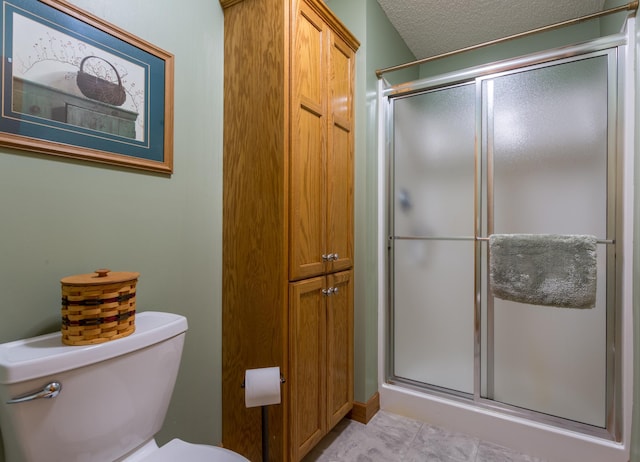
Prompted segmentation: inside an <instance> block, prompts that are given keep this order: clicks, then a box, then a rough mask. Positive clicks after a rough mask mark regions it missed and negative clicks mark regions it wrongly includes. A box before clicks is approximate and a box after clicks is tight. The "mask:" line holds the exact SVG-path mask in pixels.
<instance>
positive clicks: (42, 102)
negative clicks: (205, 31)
mask: <svg viewBox="0 0 640 462" xmlns="http://www.w3.org/2000/svg"><path fill="white" fill-rule="evenodd" d="M0 16H1V20H2V21H1V23H2V36H1V37H0V42H1V45H2V75H1V79H2V85H1V87H0V88H1V105H2V112H1V114H0V145H2V146H6V147H10V148H16V149H22V150H29V151H37V152H41V153H46V154H52V155H56V156H64V157H70V158H75V159H82V160H89V161H94V162H102V163H107V164H114V165H119V166H125V167H132V168H136V169H143V170H149V171H154V172H161V173H169V174H170V173H172V172H173V55H172V54H170V53H168V52H166V51H163V50H161V49H159V48H157V47H155V46H153V45H151V44H149V43H147V42H145V41H144V40H142V39H140V38H137V37H135V36H133V35H131V34H129V33H127V32H125V31H123V30H122V29H119V28H117V27H116V26H113V25H111V24H109V23H107V22H105V21H103V20H102V19H100V18H98V17H96V16H93V15H91V14H89V13H87V12H85V11H83V10H81V9H79V8H77V7H75V6H74V5H71V4H70V3H67V2H66V1H63V0H3V1H2V10H1V11H0Z"/></svg>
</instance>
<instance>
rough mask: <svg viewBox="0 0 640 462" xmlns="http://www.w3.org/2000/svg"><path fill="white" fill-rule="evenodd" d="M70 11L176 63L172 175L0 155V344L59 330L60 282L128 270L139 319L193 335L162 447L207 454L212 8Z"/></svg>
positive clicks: (212, 258) (109, 2)
mask: <svg viewBox="0 0 640 462" xmlns="http://www.w3.org/2000/svg"><path fill="white" fill-rule="evenodd" d="M72 3H74V4H76V5H78V6H79V7H81V8H84V9H86V10H87V11H89V12H92V13H94V14H95V15H97V16H99V17H102V18H104V19H105V20H107V21H109V22H111V23H112V24H115V25H116V26H118V27H120V28H122V29H124V30H126V31H128V32H130V33H132V34H134V35H137V36H139V37H141V38H142V39H144V40H146V41H148V42H151V43H153V44H154V45H157V46H159V47H160V48H163V49H165V50H167V51H169V52H171V53H173V54H174V55H175V93H174V94H175V131H174V133H175V143H174V151H175V165H174V166H175V173H174V174H173V175H172V176H171V177H167V176H162V175H153V174H147V173H142V172H138V171H132V170H125V169H121V168H114V167H107V166H104V165H100V164H95V163H85V162H76V161H69V160H62V159H60V158H55V157H53V156H47V155H39V154H32V153H23V152H18V151H13V150H8V149H4V148H0V294H2V301H1V302H0V303H1V305H0V306H1V313H2V322H0V342H7V341H11V340H15V339H18V338H24V337H28V336H33V335H37V334H41V333H46V332H51V331H55V330H57V329H59V325H60V282H59V281H60V279H61V278H62V277H65V276H69V275H73V274H80V273H88V272H92V271H93V270H95V269H97V268H99V267H108V268H111V269H112V270H114V271H138V272H140V273H141V276H140V281H139V285H138V297H137V307H138V309H139V310H141V311H147V310H159V311H170V312H175V313H180V314H183V315H185V316H187V318H188V320H189V325H190V327H189V332H188V334H187V338H186V344H185V350H184V356H183V361H182V366H181V370H180V375H179V378H178V383H177V385H176V390H175V394H174V399H173V401H172V405H171V407H170V410H169V414H168V416H167V420H166V423H165V426H164V429H163V431H162V433H161V435H160V438H159V439H160V441H162V442H164V441H166V440H167V438H169V437H170V436H176V437H179V438H184V439H187V440H190V441H193V442H201V443H210V444H214V443H218V442H219V441H220V439H221V417H220V415H221V414H220V401H221V382H220V368H221V359H220V356H221V343H220V317H221V296H220V291H221V277H222V276H221V273H222V268H221V263H220V262H221V252H222V243H221V240H222V237H221V236H222V227H221V216H222V212H221V209H222V70H223V67H222V63H223V14H222V10H221V8H220V5H219V3H218V2H217V1H212V0H189V2H188V8H187V7H185V4H184V3H183V2H175V1H174V0H135V1H134V0H72ZM61 424H63V423H61ZM1 453H2V451H1V450H0V454H1ZM0 460H2V456H1V455H0Z"/></svg>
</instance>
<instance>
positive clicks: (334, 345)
mask: <svg viewBox="0 0 640 462" xmlns="http://www.w3.org/2000/svg"><path fill="white" fill-rule="evenodd" d="M290 300H291V302H290V303H291V311H290V316H289V319H290V321H291V325H290V350H291V355H290V357H291V365H290V369H289V380H290V390H291V445H292V449H293V460H300V459H301V458H302V457H303V456H304V455H305V454H307V453H308V452H309V451H310V450H311V449H312V448H313V446H315V445H316V444H317V443H318V442H319V441H320V440H321V439H322V437H323V436H325V435H326V434H327V432H328V431H329V430H330V429H331V428H333V427H334V426H335V425H336V424H337V423H338V422H339V421H340V420H341V419H342V418H343V417H344V416H345V415H346V414H347V413H348V412H349V411H350V410H351V408H352V405H353V273H352V271H344V272H341V273H335V274H329V275H327V276H321V277H315V278H310V279H305V280H303V281H298V282H294V283H291V284H290Z"/></svg>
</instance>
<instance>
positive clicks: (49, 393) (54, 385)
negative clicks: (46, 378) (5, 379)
mask: <svg viewBox="0 0 640 462" xmlns="http://www.w3.org/2000/svg"><path fill="white" fill-rule="evenodd" d="M60 390H62V384H61V383H60V382H51V383H48V384H46V385H45V386H44V388H43V389H42V390H38V391H35V392H32V393H27V394H26V395H23V396H19V397H17V398H13V399H10V400H9V401H7V404H16V403H23V402H25V401H33V400H34V399H40V398H55V397H56V396H58V394H59V393H60Z"/></svg>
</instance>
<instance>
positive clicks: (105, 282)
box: [60, 269, 140, 345]
mask: <svg viewBox="0 0 640 462" xmlns="http://www.w3.org/2000/svg"><path fill="white" fill-rule="evenodd" d="M138 276H140V273H128V272H111V271H110V270H108V269H99V270H96V271H95V272H94V273H90V274H78V275H75V276H68V277H66V278H63V279H61V280H60V282H61V284H62V329H61V331H62V343H64V344H66V345H91V344H94V343H102V342H108V341H109V340H115V339H118V338H122V337H126V336H127V335H130V334H132V333H133V332H134V331H135V315H136V284H137V282H138Z"/></svg>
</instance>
